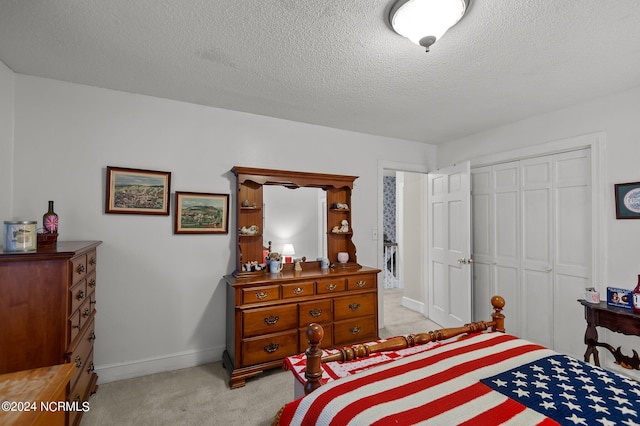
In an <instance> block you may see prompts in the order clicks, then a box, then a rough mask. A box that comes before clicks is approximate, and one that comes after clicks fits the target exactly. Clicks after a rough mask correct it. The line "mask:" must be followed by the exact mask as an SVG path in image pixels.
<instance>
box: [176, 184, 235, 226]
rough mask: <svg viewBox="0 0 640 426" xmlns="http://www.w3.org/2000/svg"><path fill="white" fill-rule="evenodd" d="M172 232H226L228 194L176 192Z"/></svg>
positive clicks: (227, 223) (227, 224)
mask: <svg viewBox="0 0 640 426" xmlns="http://www.w3.org/2000/svg"><path fill="white" fill-rule="evenodd" d="M175 206H176V207H175V215H174V219H175V220H174V228H173V232H174V234H227V233H228V232H229V194H208V193H204V192H177V191H176V200H175Z"/></svg>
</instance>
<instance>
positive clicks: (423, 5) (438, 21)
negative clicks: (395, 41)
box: [389, 0, 468, 52]
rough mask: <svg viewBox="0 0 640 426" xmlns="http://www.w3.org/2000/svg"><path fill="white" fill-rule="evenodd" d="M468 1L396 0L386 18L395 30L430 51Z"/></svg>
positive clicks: (465, 7)
mask: <svg viewBox="0 0 640 426" xmlns="http://www.w3.org/2000/svg"><path fill="white" fill-rule="evenodd" d="M467 5H468V0H398V1H397V2H396V4H395V5H394V6H393V7H392V8H391V12H390V13H389V21H390V23H391V27H392V28H393V29H394V31H395V32H397V33H398V34H400V35H401V36H403V37H406V38H408V39H409V40H411V41H412V42H414V43H415V44H418V45H420V46H423V47H425V48H426V49H427V52H428V51H429V46H431V45H432V44H433V43H435V41H436V40H438V39H440V37H442V36H443V35H444V33H446V32H447V30H448V29H449V28H451V27H452V26H454V25H455V24H457V23H458V21H460V19H462V16H463V15H464V13H465V12H466V10H467Z"/></svg>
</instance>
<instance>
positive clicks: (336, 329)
mask: <svg viewBox="0 0 640 426" xmlns="http://www.w3.org/2000/svg"><path fill="white" fill-rule="evenodd" d="M377 328H378V325H377V324H376V321H375V317H374V316H367V317H360V318H353V319H349V320H344V321H337V322H335V323H334V324H333V344H334V345H335V346H340V345H346V344H350V343H352V342H355V341H366V340H371V339H375V338H376V337H377V336H378V333H377Z"/></svg>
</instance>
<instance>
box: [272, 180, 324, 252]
mask: <svg viewBox="0 0 640 426" xmlns="http://www.w3.org/2000/svg"><path fill="white" fill-rule="evenodd" d="M262 197H263V232H262V239H263V242H264V245H265V246H267V245H268V244H269V241H271V248H272V250H273V251H276V252H278V253H283V248H284V245H285V244H291V245H292V246H293V249H294V253H295V254H293V256H292V257H293V258H295V259H299V258H302V257H306V259H307V260H309V261H313V260H316V259H317V258H319V257H327V238H326V234H327V216H326V208H327V206H326V204H327V196H326V193H325V191H324V190H322V189H321V188H312V187H299V188H287V187H285V186H280V185H264V187H263V193H262Z"/></svg>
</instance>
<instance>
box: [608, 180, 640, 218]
mask: <svg viewBox="0 0 640 426" xmlns="http://www.w3.org/2000/svg"><path fill="white" fill-rule="evenodd" d="M614 186H615V193H616V219H640V182H631V183H617V184H615V185H614Z"/></svg>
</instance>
